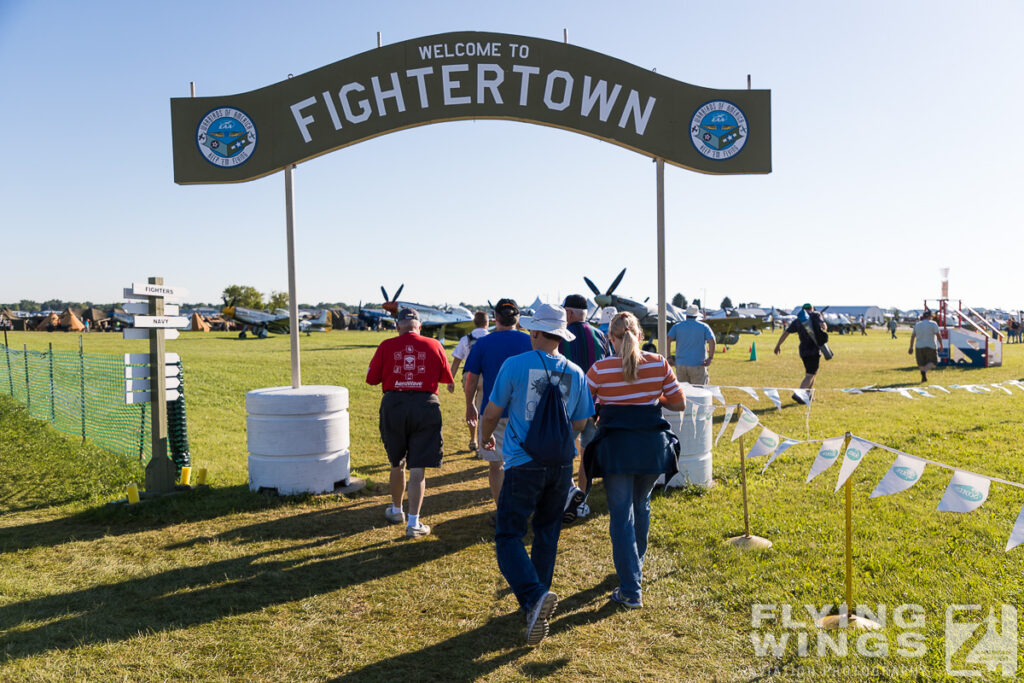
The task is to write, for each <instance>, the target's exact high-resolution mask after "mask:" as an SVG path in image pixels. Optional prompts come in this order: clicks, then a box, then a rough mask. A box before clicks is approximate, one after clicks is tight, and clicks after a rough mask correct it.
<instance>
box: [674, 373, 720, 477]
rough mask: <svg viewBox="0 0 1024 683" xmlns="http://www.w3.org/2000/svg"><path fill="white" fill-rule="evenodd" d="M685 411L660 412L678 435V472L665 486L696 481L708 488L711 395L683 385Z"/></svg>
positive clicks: (706, 391)
mask: <svg viewBox="0 0 1024 683" xmlns="http://www.w3.org/2000/svg"><path fill="white" fill-rule="evenodd" d="M682 387H683V394H684V395H685V396H686V411H685V412H683V413H677V412H674V411H671V410H665V411H663V413H664V415H665V419H666V420H668V423H669V424H670V425H671V426H672V431H673V432H674V433H675V435H676V436H677V437H678V438H679V460H678V463H677V464H678V467H679V473H678V474H676V476H674V477H672V479H670V480H669V482H668V484H667V485H668V486H669V487H675V486H685V485H688V484H696V485H697V486H703V487H704V488H710V487H711V486H712V485H713V484H714V480H713V479H712V477H711V463H712V459H711V446H712V441H713V439H712V432H713V431H714V430H713V429H712V422H711V421H712V418H713V417H714V410H713V397H712V394H711V392H710V391H708V390H707V389H701V388H699V387H694V386H691V385H689V384H683V385H682Z"/></svg>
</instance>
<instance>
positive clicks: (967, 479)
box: [939, 470, 992, 512]
mask: <svg viewBox="0 0 1024 683" xmlns="http://www.w3.org/2000/svg"><path fill="white" fill-rule="evenodd" d="M991 483H992V480H991V479H989V478H988V477H982V476H980V475H978V474H972V473H970V472H965V471H963V470H956V471H955V472H953V479H952V480H950V482H949V486H948V487H947V488H946V493H945V494H944V495H943V496H942V500H940V501H939V510H943V511H945V512H970V511H972V510H976V509H978V508H979V507H981V504H982V503H984V502H985V499H987V498H988V487H989V485H990V484H991Z"/></svg>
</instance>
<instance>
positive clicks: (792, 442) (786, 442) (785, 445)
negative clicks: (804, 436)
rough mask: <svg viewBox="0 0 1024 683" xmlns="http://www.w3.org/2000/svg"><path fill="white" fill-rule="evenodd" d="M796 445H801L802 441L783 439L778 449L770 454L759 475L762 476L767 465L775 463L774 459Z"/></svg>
mask: <svg viewBox="0 0 1024 683" xmlns="http://www.w3.org/2000/svg"><path fill="white" fill-rule="evenodd" d="M798 443H803V441H797V440H795V439H784V440H783V442H782V443H780V444H779V447H778V448H776V449H775V452H774V453H772V457H770V458H768V462H766V463H765V464H764V470H761V474H764V471H765V470H766V469H768V465H771V464H772V463H773V462H775V459H776V458H778V457H779V456H780V455H782V454H783V453H784V452H785V451H787V450H789V447H790V446H795V445H797V444H798Z"/></svg>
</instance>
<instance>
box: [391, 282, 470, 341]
mask: <svg viewBox="0 0 1024 683" xmlns="http://www.w3.org/2000/svg"><path fill="white" fill-rule="evenodd" d="M403 289H405V284H402V285H399V287H398V291H396V292H395V295H394V296H393V297H389V296H388V292H387V290H386V289H384V287H381V288H380V293H381V294H383V295H384V303H383V304H381V308H383V309H384V310H385V311H387V312H388V313H390V314H391V317H392V318H394V319H395V320H397V319H398V312H399V311H400V310H402V309H403V308H411V309H413V310H415V311H416V313H418V314H419V316H420V328H421V329H420V331H421V332H422V333H423V334H424V335H425V336H431V337H436V338H437V339H439V340H440V341H441V343H442V344H443V343H444V340H445V339H452V340H454V341H458V339H460V338H461V337H462V336H463V335H466V334H469V333H470V331H472V329H473V313H472V312H471V311H470V310H469V309H468V308H465V307H464V306H444V307H443V308H442V307H437V306H425V305H424V304H416V303H412V302H409V301H399V300H398V297H399V296H401V294H402V290H403Z"/></svg>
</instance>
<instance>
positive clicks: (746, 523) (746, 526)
mask: <svg viewBox="0 0 1024 683" xmlns="http://www.w3.org/2000/svg"><path fill="white" fill-rule="evenodd" d="M740 481H742V482H743V535H744V536H746V537H747V538H750V507H749V505H748V504H747V458H746V456H745V455H744V453H743V437H742V436H741V437H740Z"/></svg>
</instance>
